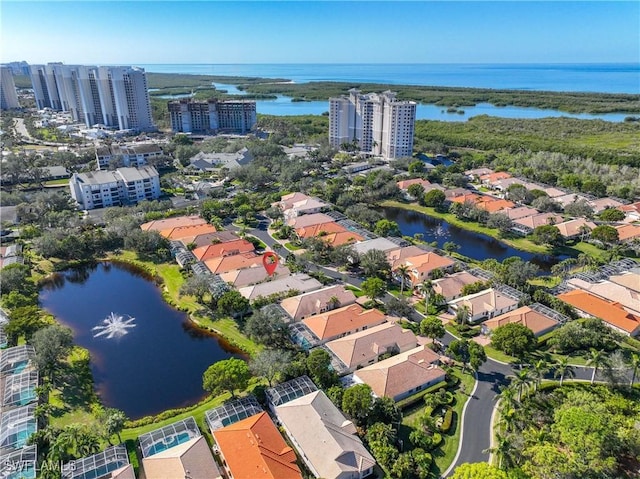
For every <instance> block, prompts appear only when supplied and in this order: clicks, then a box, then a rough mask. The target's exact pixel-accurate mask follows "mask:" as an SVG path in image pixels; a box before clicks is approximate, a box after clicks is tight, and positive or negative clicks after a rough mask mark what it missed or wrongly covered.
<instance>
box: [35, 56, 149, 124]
mask: <svg viewBox="0 0 640 479" xmlns="http://www.w3.org/2000/svg"><path fill="white" fill-rule="evenodd" d="M29 73H30V76H31V83H32V85H33V91H34V93H35V97H36V106H37V107H38V109H42V108H51V109H53V110H57V111H68V112H70V113H71V115H72V117H73V119H74V120H75V121H79V122H84V123H85V124H86V125H87V126H89V127H90V126H93V125H95V124H103V125H105V126H108V127H113V128H117V129H119V130H137V131H152V130H155V126H154V124H153V120H152V118H151V104H150V102H149V93H148V91H147V77H146V74H145V72H144V70H143V69H141V68H137V67H128V66H125V67H97V66H86V65H63V64H62V63H48V64H47V65H30V66H29Z"/></svg>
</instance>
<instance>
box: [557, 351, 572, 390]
mask: <svg viewBox="0 0 640 479" xmlns="http://www.w3.org/2000/svg"><path fill="white" fill-rule="evenodd" d="M575 375H576V373H575V370H574V368H573V366H572V365H571V364H569V359H568V358H566V357H562V358H560V359H559V360H558V361H557V362H556V363H555V364H554V366H553V377H554V378H557V377H558V376H560V386H562V382H563V381H564V378H565V377H570V378H572V377H574V376H575Z"/></svg>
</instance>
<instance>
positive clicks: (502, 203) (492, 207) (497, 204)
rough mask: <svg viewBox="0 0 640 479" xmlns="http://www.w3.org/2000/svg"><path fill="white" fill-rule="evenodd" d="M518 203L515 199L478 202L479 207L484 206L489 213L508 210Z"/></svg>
mask: <svg viewBox="0 0 640 479" xmlns="http://www.w3.org/2000/svg"><path fill="white" fill-rule="evenodd" d="M515 205H516V204H515V203H514V202H513V201H509V200H502V199H500V200H495V199H494V200H492V201H483V202H481V203H479V204H478V208H482V209H483V210H485V211H488V212H489V213H495V212H496V211H500V210H506V209H507V208H513V207H514V206H515Z"/></svg>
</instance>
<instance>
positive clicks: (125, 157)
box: [96, 143, 164, 170]
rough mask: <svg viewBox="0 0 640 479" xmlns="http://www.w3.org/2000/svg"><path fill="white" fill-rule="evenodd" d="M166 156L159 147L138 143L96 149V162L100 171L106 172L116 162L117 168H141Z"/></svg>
mask: <svg viewBox="0 0 640 479" xmlns="http://www.w3.org/2000/svg"><path fill="white" fill-rule="evenodd" d="M162 155H164V153H163V151H162V148H160V146H159V145H153V144H149V143H138V144H135V143H134V144H130V145H110V146H103V147H100V148H96V162H97V164H98V169H99V170H104V169H106V168H108V167H109V165H110V164H111V163H112V162H114V164H115V165H116V166H133V167H139V166H144V165H146V164H147V163H148V162H149V160H150V159H152V158H158V157H161V156H162Z"/></svg>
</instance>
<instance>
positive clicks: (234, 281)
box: [220, 264, 291, 288]
mask: <svg viewBox="0 0 640 479" xmlns="http://www.w3.org/2000/svg"><path fill="white" fill-rule="evenodd" d="M290 274H291V271H290V270H289V268H287V267H286V266H283V265H281V264H278V266H277V267H276V270H275V271H274V272H273V275H269V273H267V271H266V270H265V269H264V268H260V267H258V268H245V269H234V270H233V271H227V272H226V273H222V274H220V278H221V279H222V281H224V282H225V283H228V284H230V285H231V286H233V287H234V288H242V287H245V286H251V285H254V284H258V283H262V282H264V281H267V280H269V279H270V280H271V281H273V280H274V279H276V278H278V279H281V278H283V277H285V276H289V275H290Z"/></svg>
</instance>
